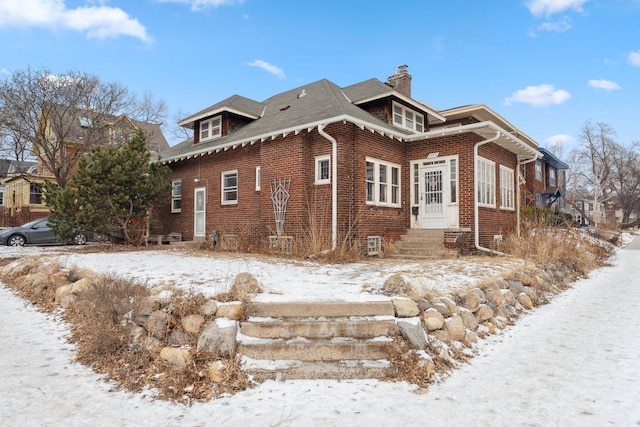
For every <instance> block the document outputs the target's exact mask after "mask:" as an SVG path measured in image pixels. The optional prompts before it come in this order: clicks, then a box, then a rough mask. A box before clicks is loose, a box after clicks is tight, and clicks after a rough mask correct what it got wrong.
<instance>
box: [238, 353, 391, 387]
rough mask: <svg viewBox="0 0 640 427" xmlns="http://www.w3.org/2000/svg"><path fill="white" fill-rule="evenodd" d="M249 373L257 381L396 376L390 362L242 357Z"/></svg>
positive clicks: (244, 366)
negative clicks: (264, 359) (270, 359)
mask: <svg viewBox="0 0 640 427" xmlns="http://www.w3.org/2000/svg"><path fill="white" fill-rule="evenodd" d="M242 362H243V368H244V370H245V372H247V373H248V374H249V375H251V376H253V378H254V379H255V380H257V381H264V380H268V379H270V380H279V381H285V380H294V379H337V380H343V379H364V378H376V379H385V378H393V377H395V369H393V367H392V366H391V364H390V363H389V361H387V360H345V361H339V362H302V361H299V360H276V361H267V362H265V361H263V360H256V359H251V358H247V357H243V358H242Z"/></svg>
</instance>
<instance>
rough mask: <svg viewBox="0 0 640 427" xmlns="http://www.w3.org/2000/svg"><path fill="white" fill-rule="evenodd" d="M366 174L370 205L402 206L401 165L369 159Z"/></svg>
mask: <svg viewBox="0 0 640 427" xmlns="http://www.w3.org/2000/svg"><path fill="white" fill-rule="evenodd" d="M365 174H366V176H365V182H366V201H367V204H368V205H375V206H391V207H400V165H397V164H395V163H388V162H383V161H381V160H375V159H367V160H366V165H365Z"/></svg>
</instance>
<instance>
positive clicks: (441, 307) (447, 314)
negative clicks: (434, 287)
mask: <svg viewBox="0 0 640 427" xmlns="http://www.w3.org/2000/svg"><path fill="white" fill-rule="evenodd" d="M433 308H435V309H436V310H438V312H440V314H442V315H443V316H444V317H451V310H449V307H447V305H446V304H445V303H443V302H436V303H434V304H433Z"/></svg>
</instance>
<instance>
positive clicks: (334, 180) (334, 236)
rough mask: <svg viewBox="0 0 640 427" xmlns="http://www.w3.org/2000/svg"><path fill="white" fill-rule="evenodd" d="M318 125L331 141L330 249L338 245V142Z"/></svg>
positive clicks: (322, 126)
mask: <svg viewBox="0 0 640 427" xmlns="http://www.w3.org/2000/svg"><path fill="white" fill-rule="evenodd" d="M326 126H327V125H326V124H324V125H318V133H319V134H320V135H321V136H322V137H324V138H325V139H327V140H328V141H330V142H331V250H335V249H336V247H337V246H338V142H337V141H336V139H335V138H334V137H332V136H331V135H329V134H328V133H326V132H325V131H324V128H325V127H326Z"/></svg>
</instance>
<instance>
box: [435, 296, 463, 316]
mask: <svg viewBox="0 0 640 427" xmlns="http://www.w3.org/2000/svg"><path fill="white" fill-rule="evenodd" d="M438 302H441V303H442V304H444V305H446V306H447V309H448V310H449V313H451V315H452V316H453V315H456V314H458V313H459V309H458V306H457V305H456V303H455V302H454V301H453V300H452V299H451V298H449V297H440V298H438Z"/></svg>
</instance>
